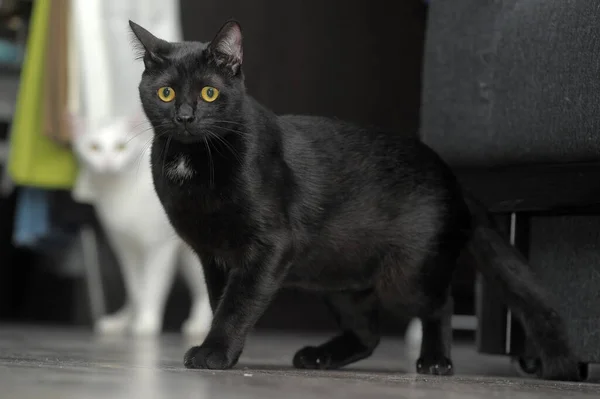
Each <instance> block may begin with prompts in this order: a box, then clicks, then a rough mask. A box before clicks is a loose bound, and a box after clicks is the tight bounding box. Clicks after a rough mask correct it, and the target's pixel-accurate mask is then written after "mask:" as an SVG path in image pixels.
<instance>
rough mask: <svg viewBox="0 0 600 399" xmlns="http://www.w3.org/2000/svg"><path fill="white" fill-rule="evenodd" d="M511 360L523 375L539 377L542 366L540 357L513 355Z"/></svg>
mask: <svg viewBox="0 0 600 399" xmlns="http://www.w3.org/2000/svg"><path fill="white" fill-rule="evenodd" d="M510 362H511V364H512V366H513V368H514V369H515V370H516V371H517V373H518V374H519V375H520V376H521V377H526V378H538V376H539V372H540V369H541V366H542V365H541V363H540V360H539V359H537V358H533V357H513V358H512V359H511V361H510Z"/></svg>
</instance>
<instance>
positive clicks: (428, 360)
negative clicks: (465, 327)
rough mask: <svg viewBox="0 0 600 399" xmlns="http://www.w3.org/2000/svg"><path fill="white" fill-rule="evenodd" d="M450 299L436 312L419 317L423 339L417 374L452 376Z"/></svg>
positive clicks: (451, 306)
mask: <svg viewBox="0 0 600 399" xmlns="http://www.w3.org/2000/svg"><path fill="white" fill-rule="evenodd" d="M452 313H453V303H452V299H451V298H448V301H447V302H446V304H445V305H444V306H443V307H442V308H441V309H440V310H439V311H437V312H434V313H433V314H429V315H427V316H425V317H421V323H422V328H423V337H422V341H421V355H420V357H419V359H418V360H417V373H419V374H431V375H452V374H454V367H453V365H452V360H450V349H451V346H452Z"/></svg>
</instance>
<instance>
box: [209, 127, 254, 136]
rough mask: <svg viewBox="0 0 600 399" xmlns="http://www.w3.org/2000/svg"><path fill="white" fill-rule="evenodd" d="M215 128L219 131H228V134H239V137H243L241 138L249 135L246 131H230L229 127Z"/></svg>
mask: <svg viewBox="0 0 600 399" xmlns="http://www.w3.org/2000/svg"><path fill="white" fill-rule="evenodd" d="M214 127H215V128H217V129H221V130H225V131H227V132H231V133H237V134H239V135H241V136H246V135H247V134H248V132H244V131H242V130H235V129H230V128H227V127H224V126H219V125H216V126H214Z"/></svg>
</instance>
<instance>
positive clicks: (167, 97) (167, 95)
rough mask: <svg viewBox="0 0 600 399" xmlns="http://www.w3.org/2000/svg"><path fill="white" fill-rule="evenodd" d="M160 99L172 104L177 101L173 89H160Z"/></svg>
mask: <svg viewBox="0 0 600 399" xmlns="http://www.w3.org/2000/svg"><path fill="white" fill-rule="evenodd" d="M158 98H160V99H161V101H164V102H166V103H170V102H171V101H173V100H174V99H175V90H173V89H172V88H171V87H161V88H160V89H158Z"/></svg>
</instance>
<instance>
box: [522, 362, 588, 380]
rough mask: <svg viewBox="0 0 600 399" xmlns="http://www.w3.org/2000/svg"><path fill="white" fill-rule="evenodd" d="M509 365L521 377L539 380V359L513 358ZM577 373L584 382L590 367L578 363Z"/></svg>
mask: <svg viewBox="0 0 600 399" xmlns="http://www.w3.org/2000/svg"><path fill="white" fill-rule="evenodd" d="M511 364H512V366H513V368H514V369H515V370H516V371H517V373H518V374H519V375H520V376H521V377H525V378H539V372H540V371H541V370H540V368H541V362H540V359H538V358H532V357H513V358H512V359H511ZM579 373H580V375H581V379H582V381H586V380H587V379H588V377H589V374H590V365H589V364H587V363H580V364H579Z"/></svg>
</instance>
